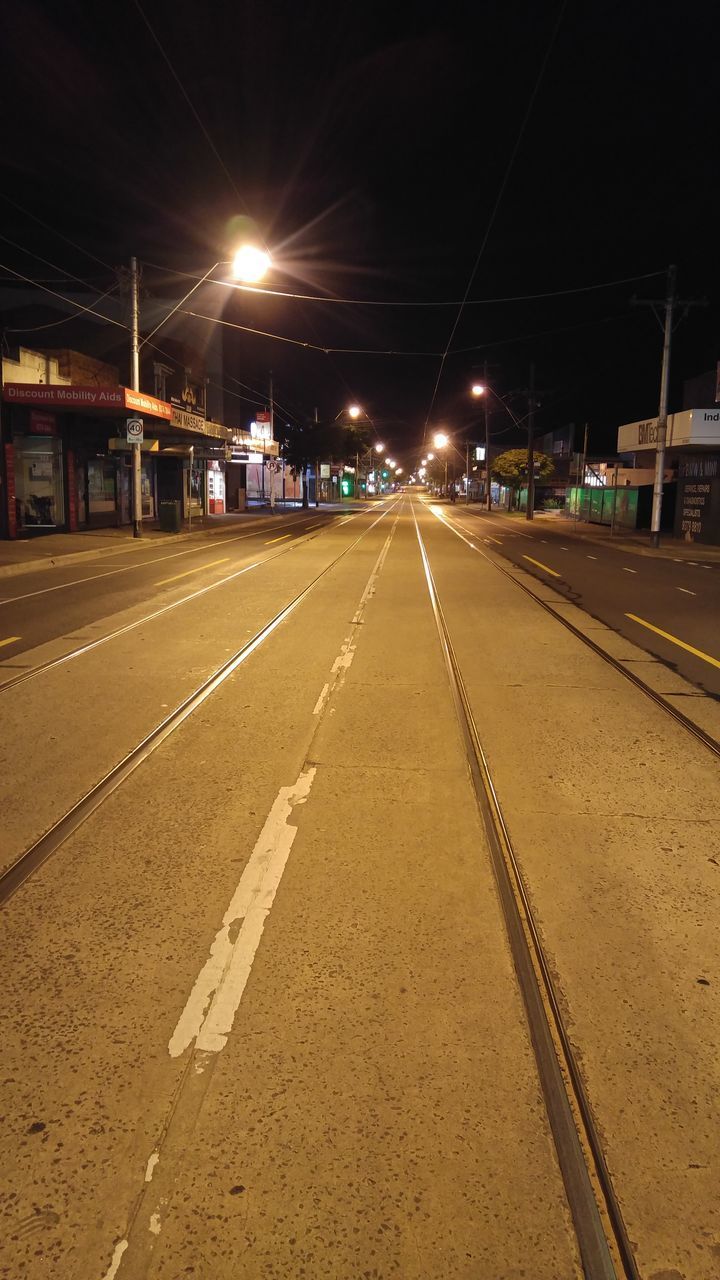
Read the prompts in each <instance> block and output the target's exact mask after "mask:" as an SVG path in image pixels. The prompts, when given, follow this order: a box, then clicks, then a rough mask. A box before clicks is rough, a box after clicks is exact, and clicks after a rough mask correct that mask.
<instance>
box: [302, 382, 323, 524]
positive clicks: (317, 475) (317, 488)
mask: <svg viewBox="0 0 720 1280" xmlns="http://www.w3.org/2000/svg"><path fill="white" fill-rule="evenodd" d="M317 424H318V411H317V406H316V407H315V426H316V427H317ZM305 475H306V478H307V472H306V473H305ZM308 496H309V495H308ZM319 506H320V459H319V458H316V459H315V510H317V508H318V507H319Z"/></svg>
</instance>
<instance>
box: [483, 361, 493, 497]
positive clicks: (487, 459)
mask: <svg viewBox="0 0 720 1280" xmlns="http://www.w3.org/2000/svg"><path fill="white" fill-rule="evenodd" d="M483 384H484V386H485V394H484V396H483V415H484V418H485V506H486V508H487V510H488V511H492V490H491V488H490V414H489V413H488V396H489V394H490V392H489V390H488V362H487V360H485V362H484V364H483Z"/></svg>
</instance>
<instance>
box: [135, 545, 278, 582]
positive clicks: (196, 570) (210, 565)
mask: <svg viewBox="0 0 720 1280" xmlns="http://www.w3.org/2000/svg"><path fill="white" fill-rule="evenodd" d="M286 537H288V538H289V537H290V534H289V533H288V534H286ZM229 559H230V557H229V556H223V557H222V559H220V560H209V561H208V562H207V564H199V565H196V567H195V568H194V569H186V570H185V572H184V573H176V574H175V575H174V577H172V578H161V579H160V581H159V582H156V583H155V586H156V587H164V586H166V585H167V583H168V582H179V581H180V579H181V578H189V577H190V574H191V573H199V572H200V570H201V569H212V568H213V567H214V566H215V565H216V564H227V562H228V560H229Z"/></svg>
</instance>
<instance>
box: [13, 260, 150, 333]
mask: <svg viewBox="0 0 720 1280" xmlns="http://www.w3.org/2000/svg"><path fill="white" fill-rule="evenodd" d="M0 267H1V268H2V270H3V271H9V272H10V274H11V275H12V276H15V277H16V278H17V279H18V280H23V281H24V282H25V284H31V285H32V286H33V288H35V289H42V291H43V293H49V294H50V295H51V296H52V297H53V298H59V299H60V301H61V302H64V303H65V305H66V306H68V307H74V308H75V310H76V311H85V312H87V313H88V314H89V315H91V316H96V317H97V319H98V320H105V321H106V323H107V324H114V325H116V326H117V328H118V329H125V330H127V328H128V326H127V325H126V324H123V323H122V321H120V320H113V318H112V316H106V315H103V313H102V312H101V311H95V310H94V309H93V307H83V306H81V305H80V303H79V302H73V301H72V299H71V298H66V297H65V296H64V294H62V293H58V292H57V290H55V289H48V287H47V285H44V284H40V282H39V281H38V280H33V279H32V278H31V277H30V276H24V275H23V274H22V272H21V271H15V269H14V268H13V267H9V266H8V265H7V263H5V262H0ZM103 296H104V297H107V294H104V295H103ZM98 301H100V299H98ZM69 318H72V317H69ZM11 332H17V333H24V332H31V330H20V329H18V330H12V331H11Z"/></svg>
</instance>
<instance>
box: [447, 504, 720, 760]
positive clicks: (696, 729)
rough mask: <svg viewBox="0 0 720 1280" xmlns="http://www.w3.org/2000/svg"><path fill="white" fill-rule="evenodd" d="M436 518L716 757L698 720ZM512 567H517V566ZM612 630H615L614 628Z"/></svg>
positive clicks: (717, 750) (717, 749) (718, 749)
mask: <svg viewBox="0 0 720 1280" xmlns="http://www.w3.org/2000/svg"><path fill="white" fill-rule="evenodd" d="M433 514H435V513H433ZM436 518H437V519H438V520H439V521H440V523H441V524H443V525H444V526H445V528H447V529H449V530H450V532H451V533H454V534H455V536H456V537H457V538H460V539H461V541H462V542H464V543H466V545H467V546H468V547H470V549H471V550H472V551H474V552H476V554H477V555H479V556H481V557H482V558H483V560H485V561H486V562H487V563H488V564H490V565H492V567H493V568H494V569H495V570H496V571H497V572H498V573H501V574H502V575H503V576H504V577H505V578H508V579H509V580H510V581H511V582H513V583H514V584H515V586H516V587H518V588H519V590H520V591H523V592H524V593H525V595H526V596H529V597H530V599H531V600H534V602H535V604H537V605H539V607H540V608H541V609H543V610H544V611H545V613H548V614H549V615H550V617H551V618H553V619H554V620H555V621H556V622H559V623H560V624H561V625H562V626H563V627H564V628H565V630H566V631H569V632H570V634H571V635H573V636H574V637H575V638H576V639H577V640H580V641H581V643H582V644H584V645H585V647H586V648H587V649H590V650H591V651H592V653H594V654H595V655H596V656H597V657H598V658H600V659H601V660H602V661H603V662H604V663H605V664H606V665H607V666H609V667H612V668H613V670H614V671H617V672H619V674H620V675H622V676H624V677H625V679H626V680H629V681H630V683H631V684H632V685H634V687H635V688H636V689H638V690H639V691H640V692H641V693H642V694H644V695H645V697H647V698H649V700H650V701H651V702H652V703H654V705H655V706H656V707H659V708H660V710H662V711H664V712H665V713H666V714H667V715H669V716H670V717H671V719H672V720H674V721H675V723H676V724H678V725H680V726H681V728H683V729H684V730H685V731H686V732H687V733H689V734H691V735H692V737H693V738H694V739H695V740H696V741H697V742H699V743H701V744H702V746H704V747H706V748H707V750H708V751H710V752H711V754H712V755H713V756H715V758H716V759H718V758H720V742H719V741H718V739H717V738H714V737H713V735H712V734H710V733H708V732H707V730H705V729H703V728H702V727H701V726H700V725H699V724H697V723H696V722H695V721H694V720H693V719H691V717H690V716H687V715H685V713H684V712H683V711H681V710H680V709H679V708H678V707H675V706H673V704H672V703H671V702H668V700H667V699H666V698H664V697H663V695H662V694H661V693H657V692H656V690H655V689H652V688H651V687H650V686H649V685H648V684H646V683H645V681H644V680H642V679H641V677H640V676H638V675H637V674H636V673H635V672H634V671H631V670H630V669H629V668H628V667H627V666H626V665H625V664H624V663H623V662H622V661H620V660H619V659H618V658H614V657H613V656H612V654H610V653H608V651H607V649H603V647H602V645H600V644H598V643H597V642H596V641H595V640H592V639H591V638H590V636H588V635H586V634H585V632H584V631H581V630H580V628H579V627H576V626H575V625H574V624H573V623H572V622H571V621H570V620H569V618H565V617H563V615H562V614H561V613H559V612H558V610H557V609H554V608H553V606H552V604H551V603H549V602H548V601H547V600H542V599H541V598H540V597H539V596H537V595H536V594H535V592H534V591H532V590H531V589H530V587H528V586H527V585H526V584H525V583H524V582H521V581H520V580H519V579H518V578H517V577H516V576H515V573H512V572H511V571H510V570H509V569H506V568H504V566H503V565H501V564H498V562H497V560H496V559H494V557H493V556H490V555H488V554H487V552H485V551H483V550H482V548H480V547H478V546H476V545H475V543H474V542H472V541H471V540H470V538H468V537H466V536H465V534H464V533H462V532H461V531H460V530H459V529H458V528H456V526H455V525H454V524H452V523H451V522H450V521H449V520H446V519H445V518H444V516H441V515H436ZM497 554H499V553H497ZM514 567H515V569H516V570H518V566H514ZM523 572H527V570H523ZM613 634H616V633H615V632H614V633H613Z"/></svg>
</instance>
